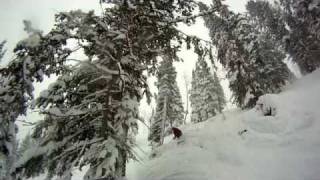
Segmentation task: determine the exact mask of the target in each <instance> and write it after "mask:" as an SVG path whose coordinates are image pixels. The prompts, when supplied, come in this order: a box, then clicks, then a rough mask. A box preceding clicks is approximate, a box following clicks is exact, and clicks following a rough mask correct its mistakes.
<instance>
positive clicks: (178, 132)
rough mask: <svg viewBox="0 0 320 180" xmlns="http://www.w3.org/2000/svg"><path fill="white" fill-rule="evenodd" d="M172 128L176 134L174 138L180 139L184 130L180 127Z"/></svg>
mask: <svg viewBox="0 0 320 180" xmlns="http://www.w3.org/2000/svg"><path fill="white" fill-rule="evenodd" d="M171 130H172V133H173V135H174V137H173V139H179V138H180V137H181V136H182V132H181V130H180V129H178V128H176V127H172V128H171Z"/></svg>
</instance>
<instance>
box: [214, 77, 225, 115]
mask: <svg viewBox="0 0 320 180" xmlns="http://www.w3.org/2000/svg"><path fill="white" fill-rule="evenodd" d="M213 82H214V87H215V91H214V93H216V94H217V97H218V104H217V106H218V108H217V110H218V112H219V113H221V112H222V110H223V108H224V107H225V106H226V104H227V101H226V98H225V94H224V90H223V88H222V86H221V82H220V79H219V77H218V75H217V73H216V72H213Z"/></svg>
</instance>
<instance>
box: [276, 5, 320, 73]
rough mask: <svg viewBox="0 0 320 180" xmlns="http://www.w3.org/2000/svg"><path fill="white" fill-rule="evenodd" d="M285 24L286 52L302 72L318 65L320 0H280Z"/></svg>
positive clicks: (319, 61) (312, 69) (319, 51)
mask: <svg viewBox="0 0 320 180" xmlns="http://www.w3.org/2000/svg"><path fill="white" fill-rule="evenodd" d="M280 2H281V3H280V4H281V6H282V8H283V11H284V15H285V18H284V19H285V20H286V24H287V25H288V27H289V29H290V31H289V35H288V36H286V37H285V43H286V49H287V52H288V53H289V54H290V56H291V57H292V60H293V61H294V62H296V63H297V64H298V65H299V67H300V70H301V73H302V74H307V73H310V72H312V71H314V70H315V69H317V68H318V67H320V60H319V55H320V30H319V29H320V2H319V1H318V0H281V1H280Z"/></svg>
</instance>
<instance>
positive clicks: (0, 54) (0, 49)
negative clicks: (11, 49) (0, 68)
mask: <svg viewBox="0 0 320 180" xmlns="http://www.w3.org/2000/svg"><path fill="white" fill-rule="evenodd" d="M5 44H6V41H2V42H0V63H1V60H2V58H3V56H4V54H5V53H6V50H5V49H4V45H5Z"/></svg>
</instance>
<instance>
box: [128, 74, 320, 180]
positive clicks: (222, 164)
mask: <svg viewBox="0 0 320 180" xmlns="http://www.w3.org/2000/svg"><path fill="white" fill-rule="evenodd" d="M259 103H261V104H263V106H264V107H268V108H269V107H271V108H274V109H275V111H274V112H273V116H263V113H262V111H263V109H264V107H263V108H255V109H251V110H248V111H242V110H237V109H236V110H231V111H228V112H225V113H224V116H225V118H223V116H222V115H218V116H216V117H214V118H211V119H209V120H207V121H205V122H202V123H198V124H188V125H186V126H183V127H180V128H181V129H182V131H183V136H182V138H183V139H180V140H178V141H180V142H178V141H176V140H172V139H171V138H172V137H170V138H168V139H167V142H166V144H164V145H163V146H161V147H159V148H157V149H156V150H155V151H154V153H155V154H156V157H154V158H150V159H148V160H145V161H144V162H142V163H139V164H137V166H136V176H135V177H128V180H319V179H320V70H318V71H315V72H314V73H312V74H310V75H308V76H305V77H303V78H301V79H300V80H298V81H297V82H295V83H294V84H292V85H290V86H288V87H286V89H285V90H284V92H282V93H280V94H268V95H265V96H262V97H261V98H260V100H259ZM261 109H262V110H261ZM243 130H247V131H246V132H243V133H242V135H240V134H239V132H241V131H243Z"/></svg>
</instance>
